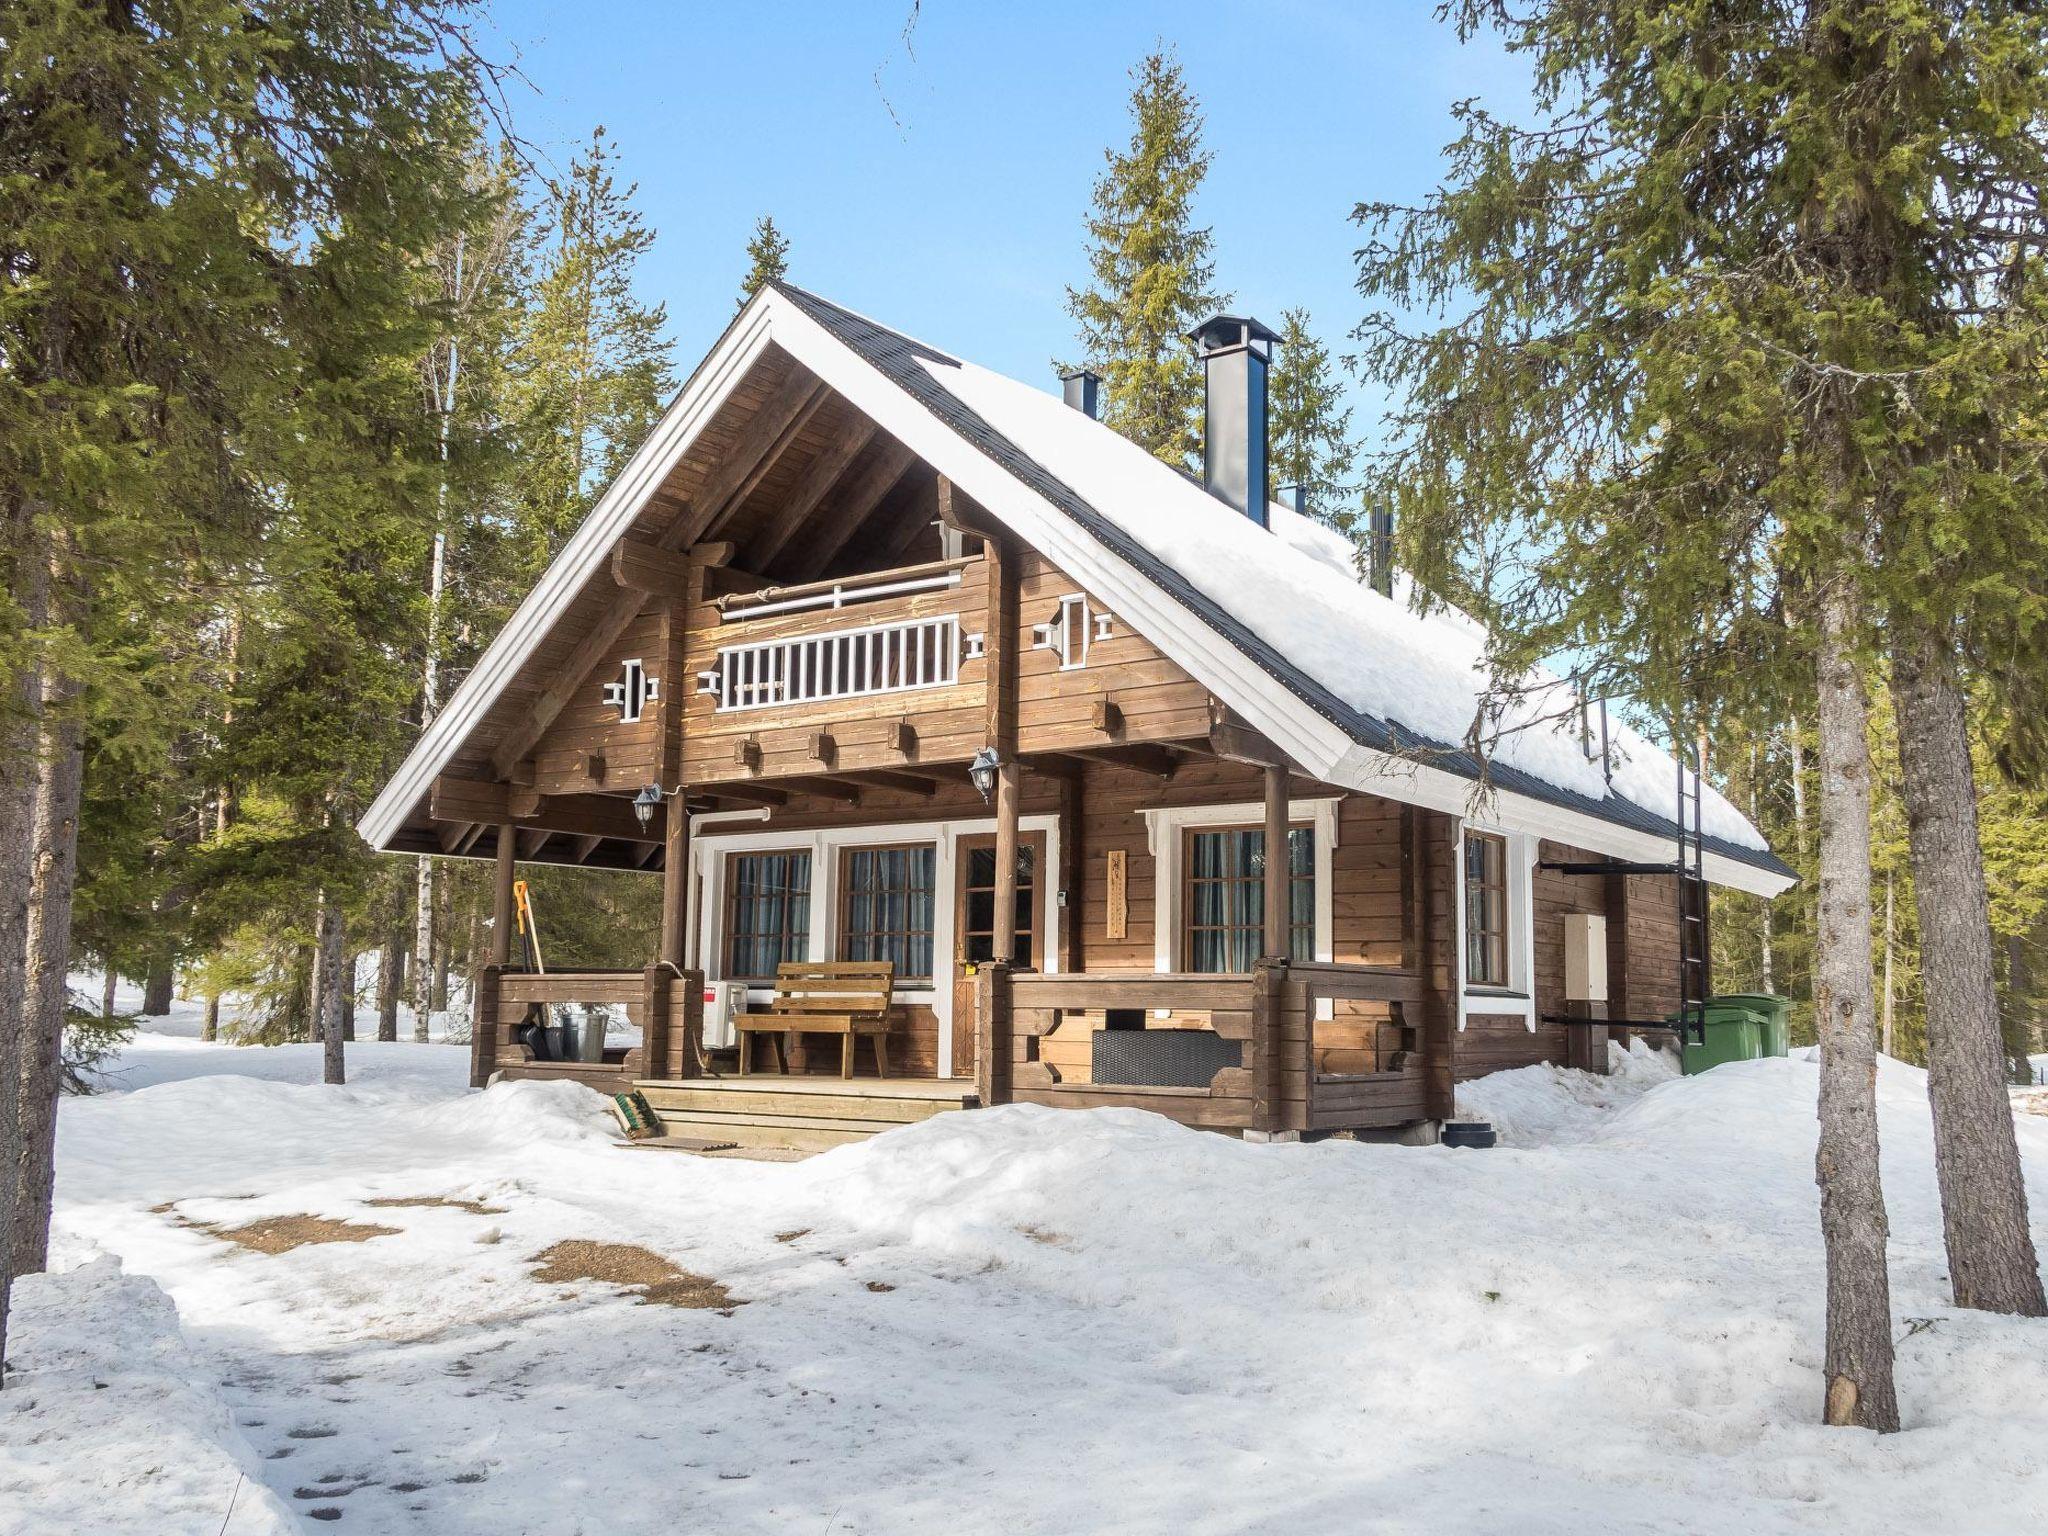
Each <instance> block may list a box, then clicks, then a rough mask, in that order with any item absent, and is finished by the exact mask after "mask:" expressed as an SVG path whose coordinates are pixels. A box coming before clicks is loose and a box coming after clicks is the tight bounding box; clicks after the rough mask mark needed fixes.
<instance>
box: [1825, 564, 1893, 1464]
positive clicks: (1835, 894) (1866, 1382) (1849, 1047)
mask: <svg viewBox="0 0 2048 1536" xmlns="http://www.w3.org/2000/svg"><path fill="white" fill-rule="evenodd" d="M1858 617H1859V615H1858V613H1857V610H1856V602H1855V598H1854V597H1853V595H1852V594H1850V593H1849V592H1848V591H1846V590H1845V589H1844V588H1843V586H1842V584H1841V583H1840V581H1839V580H1838V581H1837V582H1836V584H1835V585H1834V586H1832V587H1831V588H1830V589H1829V590H1828V591H1827V592H1826V593H1824V594H1823V595H1822V597H1821V602H1820V640H1819V647H1818V651H1817V655H1816V663H1815V669H1814V670H1815V678H1814V681H1815V689H1816V693H1817V695H1818V701H1819V723H1820V751H1819V766H1820V898H1819V918H1820V922H1819V934H1818V938H1817V944H1816V953H1815V956H1814V975H1813V995H1814V1016H1815V1020H1816V1022H1817V1024H1818V1026H1819V1030H1820V1058H1821V1059H1820V1147H1819V1151H1818V1153H1817V1155H1816V1158H1815V1172H1816V1176H1817V1178H1818V1182H1819V1184H1820V1192H1821V1197H1820V1225H1821V1236H1822V1238H1823V1240H1824V1241H1825V1243H1826V1245H1827V1358H1826V1365H1825V1367H1824V1369H1825V1373H1826V1380H1827V1388H1826V1396H1825V1399H1824V1405H1823V1410H1822V1418H1823V1421H1824V1422H1826V1423H1828V1424H1845V1425H1860V1426H1862V1427H1863V1428H1866V1429H1875V1430H1880V1431H1890V1430H1895V1429H1897V1428H1898V1427H1899V1404H1898V1395H1897V1392H1896V1390H1895V1389H1894V1387H1893V1384H1892V1316H1891V1278H1890V1275H1889V1273H1888V1271H1887V1270H1886V1267H1885V1235H1886V1230H1887V1229H1886V1222H1885V1210H1884V1186H1883V1183H1882V1181H1881V1179H1880V1177H1879V1173H1878V1161H1877V1092H1876V1084H1877V1056H1876V1046H1877V1040H1876V1036H1875V1033H1874V1031H1873V1029H1872V1023H1873V1020H1872V1019H1871V1016H1870V1015H1871V996H1870V992H1871V986H1870V981H1871V977H1870V756H1869V743H1868V736H1867V732H1868V729H1869V701H1868V699H1867V698H1866V697H1865V695H1864V689H1863V678H1862V675H1861V673H1860V672H1859V671H1858V670H1857V662H1856V656H1855V654H1854V651H1853V648H1852V647H1853V644H1854V638H1855V636H1856V634H1857V632H1858V629H1859V627H1860V626H1859V625H1858V623H1857V619H1858Z"/></svg>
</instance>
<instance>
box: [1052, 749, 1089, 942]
mask: <svg viewBox="0 0 2048 1536" xmlns="http://www.w3.org/2000/svg"><path fill="white" fill-rule="evenodd" d="M1085 795H1086V780H1085V779H1084V777H1083V771H1082V769H1081V767H1080V765H1079V764H1075V765H1073V766H1071V767H1069V768H1068V770H1067V771H1066V772H1065V773H1063V774H1061V775H1060V802H1059V828H1060V859H1059V868H1058V870H1057V871H1049V872H1048V873H1055V874H1056V875H1057V878H1058V882H1059V883H1058V884H1057V885H1056V886H1055V887H1054V888H1053V889H1054V892H1055V894H1054V896H1053V903H1054V906H1053V915H1054V918H1055V921H1056V922H1057V924H1058V932H1059V957H1060V969H1061V970H1062V971H1064V972H1066V973H1067V974H1068V975H1069V976H1078V975H1080V974H1081V972H1083V971H1085V970H1086V969H1087V968H1088V945H1087V938H1086V935H1084V934H1083V933H1082V931H1081V910H1082V896H1083V892H1082V882H1083V881H1084V880H1085V879H1086V878H1087V869H1088V854H1087V849H1086V847H1085V846H1084V818H1085V810H1086V802H1085Z"/></svg>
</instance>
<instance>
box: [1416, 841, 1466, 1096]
mask: <svg viewBox="0 0 2048 1536" xmlns="http://www.w3.org/2000/svg"><path fill="white" fill-rule="evenodd" d="M1403 823H1404V826H1405V829H1406V831H1407V834H1408V842H1409V848H1410V854H1409V865H1410V868H1411V870H1412V872H1413V875H1414V880H1413V884H1412V887H1411V889H1412V897H1411V899H1412V900H1413V901H1414V902H1415V904H1416V909H1415V926H1416V940H1417V944H1416V948H1417V951H1418V953H1417V956H1416V959H1415V961H1414V962H1413V963H1414V965H1415V968H1416V969H1417V970H1419V971H1420V972H1421V973H1422V980H1423V985H1424V986H1425V987H1427V988H1428V993H1427V995H1426V996H1425V997H1424V999H1423V1001H1422V1004H1421V1006H1420V1007H1419V1008H1418V1009H1415V1010H1412V1011H1411V1013H1410V1015H1409V1016H1410V1017H1411V1018H1413V1019H1414V1020H1415V1022H1416V1023H1418V1024H1419V1025H1420V1026H1421V1027H1420V1030H1419V1034H1420V1045H1421V1048H1422V1070H1423V1074H1424V1079H1423V1099H1424V1113H1425V1114H1426V1115H1427V1116H1428V1117H1429V1118H1430V1119H1432V1120H1448V1119H1449V1118H1450V1117H1451V1114H1452V1106H1453V1104H1454V1103H1455V1102H1456V1097H1457V1061H1456V1058H1455V1056H1454V1054H1453V1052H1454V1051H1455V1049H1456V1042H1457V1018H1458V998H1457V986H1458V957H1457V955H1456V953H1455V944H1456V938H1455V935H1456V933H1457V914H1456V912H1455V911H1454V910H1453V900H1454V893H1455V891H1456V889H1457V858H1458V854H1459V849H1458V842H1457V836H1458V824H1457V822H1456V821H1455V820H1454V819H1453V818H1451V817H1449V816H1446V815H1444V814H1443V813H1441V812H1439V811H1429V810H1424V809H1422V808H1421V807H1419V806H1408V807H1406V808H1405V809H1404V812H1403Z"/></svg>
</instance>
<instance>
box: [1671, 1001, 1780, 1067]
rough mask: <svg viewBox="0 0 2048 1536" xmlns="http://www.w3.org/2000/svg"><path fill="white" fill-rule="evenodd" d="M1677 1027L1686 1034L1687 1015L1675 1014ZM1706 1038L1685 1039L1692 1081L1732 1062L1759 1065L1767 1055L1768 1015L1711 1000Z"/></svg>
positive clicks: (1741, 1005)
mask: <svg viewBox="0 0 2048 1536" xmlns="http://www.w3.org/2000/svg"><path fill="white" fill-rule="evenodd" d="M1671 1018H1672V1022H1673V1024H1674V1025H1675V1026H1676V1027H1677V1028H1678V1029H1679V1030H1680V1031H1681V1032H1683V1031H1684V1030H1685V1015H1684V1014H1683V1013H1674V1014H1673V1015H1672V1016H1671ZM1705 1022H1706V1029H1705V1034H1706V1038H1705V1039H1704V1040H1696V1039H1694V1038H1693V1037H1692V1035H1691V1034H1690V1033H1686V1034H1685V1035H1684V1038H1685V1049H1684V1053H1683V1058H1682V1059H1683V1063H1684V1070H1685V1074H1686V1076H1688V1077H1691V1076H1693V1075H1695V1074H1697V1073H1700V1072H1705V1071H1707V1070H1709V1069H1710V1068H1713V1067H1718V1066H1720V1065H1722V1064H1723V1063H1725V1062H1730V1061H1755V1060H1756V1059H1757V1057H1759V1056H1761V1055H1763V1053H1764V1015H1762V1014H1761V1013H1758V1012H1757V1011H1756V1010H1755V1009H1754V1008H1752V1007H1750V1006H1749V1005H1748V1004H1747V1003H1742V1002H1735V1001H1731V1000H1730V999H1728V998H1725V997H1710V998H1708V999H1707V1003H1706V1021H1705Z"/></svg>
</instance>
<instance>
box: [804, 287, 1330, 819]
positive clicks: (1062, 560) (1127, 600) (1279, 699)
mask: <svg viewBox="0 0 2048 1536" xmlns="http://www.w3.org/2000/svg"><path fill="white" fill-rule="evenodd" d="M774 301H775V302H774V310H773V314H774V326H775V339H776V341H777V342H778V343H780V344H781V345H782V346H783V347H784V348H786V349H787V350H788V351H790V352H791V353H793V354H795V355H796V356H797V357H798V358H800V359H801V360H802V361H803V363H804V365H805V366H806V367H808V368H810V369H811V370H812V371H813V372H814V373H816V374H817V375H818V376H819V377H820V378H822V379H824V380H825V382H826V383H828V384H830V385H831V386H832V387H833V388H834V389H836V390H837V391H839V393H840V394H842V395H844V396H846V398H847V399H848V400H850V401H851V402H852V403H853V404H854V405H856V406H857V407H859V408H860V410H861V411H863V412H864V413H865V414H866V415H867V416H868V417H869V418H870V419H871V420H873V421H874V422H875V423H876V424H877V425H878V426H880V427H881V428H882V429H883V430H884V431H886V432H888V433H889V434H890V435H891V436H892V437H894V438H896V439H897V440H898V441H899V442H901V443H902V444H903V445H904V446H905V447H907V448H909V449H910V450H911V451H912V452H913V453H915V454H916V455H917V456H918V457H919V458H921V459H923V460H924V461H925V462H926V463H928V464H930V465H931V466H932V467H933V468H934V469H936V470H938V472H939V473H940V474H942V475H944V476H946V478H947V479H949V480H951V481H952V482H953V483H954V484H955V485H957V486H959V487H960V488H961V489H962V490H963V491H965V492H966V493H967V494H968V495H969V496H971V497H973V498H974V500H975V501H977V502H978V503H980V504H981V505H982V506H984V507H986V508H987V509H988V510H989V511H990V512H992V513H994V514H995V515H996V516H997V517H999V518H1001V519H1002V521H1003V522H1004V524H1005V525H1006V526H1008V527H1009V528H1010V529H1011V531H1013V532H1014V533H1015V534H1016V535H1017V536H1018V537H1019V538H1021V539H1022V540H1024V542H1025V543H1027V544H1029V545H1030V546H1031V547H1032V548H1034V549H1036V550H1037V551H1038V552H1039V553H1040V554H1042V555H1044V556H1045V557H1046V558H1047V559H1049V560H1051V561H1052V562H1053V563H1054V564H1055V565H1057V566H1059V567H1060V568H1061V569H1062V570H1064V571H1066V572H1067V574H1068V575H1070V576H1072V577H1073V578H1074V579H1075V580H1077V581H1079V582H1081V583H1082V584H1083V585H1084V586H1086V587H1087V588H1089V589H1090V590H1091V591H1093V592H1095V593H1097V594H1098V595H1100V596H1101V597H1103V598H1104V599H1106V600H1107V601H1108V603H1109V605H1110V608H1111V610H1112V611H1113V612H1115V613H1116V614H1117V616H1118V617H1119V618H1122V619H1125V620H1128V621H1129V622H1130V623H1131V625H1132V627H1133V628H1135V629H1136V630H1137V631H1138V632H1139V633H1140V634H1142V635H1144V636H1145V637H1146V638H1147V639H1149V640H1150V641H1152V643H1153V644H1155V645H1157V646H1159V647H1160V648H1161V649H1162V650H1163V651H1165V652H1166V653H1167V654H1168V655H1170V656H1172V657H1173V659H1174V660H1175V661H1176V662H1178V663H1179V664H1180V665H1181V666H1183V667H1185V668H1187V670H1188V672H1189V673H1190V675H1192V676H1193V677H1194V679H1195V680H1196V681H1197V682H1199V683H1200V684H1202V686H1203V687H1205V688H1207V689H1208V690H1209V691H1210V692H1212V693H1214V694H1215V695H1216V696H1217V697H1218V698H1220V699H1222V700H1223V701H1224V702H1225V703H1227V704H1229V705H1230V707H1231V708H1232V709H1234V710H1236V711H1237V712H1238V713H1239V714H1240V715H1242V716H1243V717H1244V718H1245V720H1246V721H1247V722H1248V723H1249V724H1250V725H1252V726H1253V727H1254V728H1256V729H1257V730H1258V731H1260V732H1261V733H1262V734H1264V735H1265V736H1266V737H1267V739H1268V740H1270V741H1271V742H1272V743H1273V744H1274V745H1275V746H1277V747H1279V748H1280V750H1281V751H1283V752H1285V753H1286V754H1287V755H1288V756H1289V757H1291V758H1293V759H1294V760H1295V761H1296V762H1298V763H1300V764H1301V765H1302V767H1304V768H1306V769H1307V770H1308V771H1309V772H1310V773H1311V774H1313V775H1315V776H1316V777H1318V778H1324V779H1328V778H1329V777H1330V776H1331V775H1332V774H1333V773H1334V772H1335V771H1336V770H1337V768H1338V766H1339V765H1340V764H1341V763H1342V762H1343V761H1344V759H1345V757H1346V756H1347V754H1348V753H1349V752H1350V751H1351V749H1352V747H1353V742H1352V740H1351V737H1350V736H1349V735H1348V734H1347V733H1346V732H1345V731H1344V730H1343V729H1341V728H1340V727H1339V726H1337V725H1336V724H1335V723H1334V722H1332V721H1329V720H1326V719H1324V718H1323V717H1322V716H1321V715H1320V714H1318V713H1317V712H1316V711H1314V710H1313V709H1310V708H1309V707H1308V706H1307V705H1305V704H1303V703H1301V702H1300V701H1299V700H1298V699H1296V698H1295V697H1294V695H1293V694H1291V693H1289V692H1288V691H1287V690H1286V689H1284V688H1276V687H1275V686H1274V685H1273V679H1272V677H1271V675H1270V674H1268V673H1267V672H1266V670H1265V669H1264V668H1263V667H1261V666H1259V665H1258V663H1257V662H1255V661H1253V660H1252V659H1251V658H1250V657H1249V656H1246V655H1245V654H1244V653H1243V652H1242V651H1240V650H1239V649H1238V648H1237V647H1236V646H1235V645H1232V644H1231V643H1230V642H1229V641H1227V640H1225V639H1224V638H1223V637H1222V636H1221V635H1219V634H1217V633H1216V632H1215V631H1214V630H1213V629H1211V628H1210V627H1209V626H1208V625H1207V624H1205V623H1203V622H1202V620H1201V619H1200V618H1198V617H1197V616H1196V615H1195V614H1194V613H1192V612H1190V611H1189V610H1188V609H1187V608H1186V607H1184V606H1183V605H1182V604H1181V603H1179V602H1178V601H1176V600H1175V599H1174V598H1172V597H1170V596H1168V595H1167V594H1166V593H1165V592H1164V591H1162V590H1161V589H1160V587H1159V586H1158V585H1157V584H1156V583H1155V582H1153V580H1152V579H1151V578H1150V577H1149V576H1146V575H1145V574H1144V573H1142V572H1141V571H1139V570H1137V569H1136V568H1135V567H1133V566H1132V565H1131V564H1130V563H1129V562H1128V561H1126V560H1124V559H1123V558H1122V557H1120V556H1119V555H1117V554H1116V553H1115V552H1114V551H1112V550H1110V549H1108V548H1106V547H1105V546H1103V545H1102V544H1100V543H1098V542H1097V541H1096V540H1095V538H1094V536H1093V535H1091V534H1089V533H1088V532H1087V531H1086V530H1085V529H1083V528H1082V527H1080V526H1079V525H1078V524H1077V523H1075V522H1074V520H1073V519H1072V518H1070V517H1068V516H1067V515H1066V514H1065V513H1064V512H1062V511H1060V510H1059V509H1058V508H1057V507H1055V506H1053V505H1052V504H1051V503H1050V502H1048V501H1046V500H1045V498H1044V497H1042V496H1040V495H1039V494H1038V493H1037V492H1036V491H1033V490H1032V489H1031V488H1030V487H1028V486H1026V485H1025V484H1024V483H1023V482H1022V481H1020V480H1018V479H1017V478H1016V477H1015V476H1014V475H1012V474H1011V473H1010V472H1009V471H1008V470H1007V469H1005V468H1003V467H1002V465H1000V464H998V463H997V462H996V461H995V460H994V459H992V458H990V457H989V456H988V455H987V454H985V453H983V452H982V451H981V450H980V449H979V448H977V447H975V446H974V445H973V444H972V443H970V442H968V441H967V440H966V439H965V438H963V437H961V436H960V435H959V433H957V432H955V431H954V430H953V428H952V427H950V426H948V425H947V424H946V423H945V422H943V421H941V420H940V419H939V418H938V417H937V416H935V415H933V414H932V413H931V412H930V411H929V410H928V409H926V408H925V407H924V406H923V405H922V404H920V403H919V402H918V401H917V400H916V399H914V398H913V397H912V396H911V395H909V394H908V393H906V392H905V391H904V390H903V389H902V388H900V387H899V386H898V385H897V384H896V383H894V382H893V381H892V380H890V379H889V378H888V377H886V376H885V375H884V374H883V373H882V372H881V371H880V370H879V369H877V368H876V367H875V366H874V365H873V364H871V363H870V362H868V361H867V359H866V358H864V357H862V356H861V355H860V354H859V353H857V352H855V351H854V350H853V349H852V348H851V347H849V346H847V345H846V344H845V343H844V342H842V341H840V340H839V338H838V337H836V336H834V335H833V334H832V333H831V332H830V331H827V330H826V329H825V328H824V327H823V326H821V325H819V324H818V323H817V322H816V321H815V320H813V319H811V317H810V316H808V315H806V314H805V313H804V312H803V311H802V310H800V309H798V308H797V307H796V305H794V304H792V303H790V302H789V301H788V300H787V299H784V298H782V297H781V296H780V295H775V296H774ZM933 382H934V383H935V384H936V385H937V386H938V387H939V388H942V389H943V388H944V387H945V385H944V382H943V380H940V379H935V380H934V381H933ZM963 406H964V402H963ZM968 408H970V409H971V407H968ZM1041 467H1042V468H1047V470H1048V472H1050V467H1049V466H1041Z"/></svg>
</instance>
